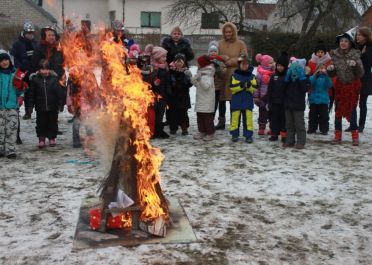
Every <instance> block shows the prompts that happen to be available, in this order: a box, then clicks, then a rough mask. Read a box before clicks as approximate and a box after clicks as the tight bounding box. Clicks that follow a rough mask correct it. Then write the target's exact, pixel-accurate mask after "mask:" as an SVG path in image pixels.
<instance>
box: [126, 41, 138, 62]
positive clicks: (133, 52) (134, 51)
mask: <svg viewBox="0 0 372 265" xmlns="http://www.w3.org/2000/svg"><path fill="white" fill-rule="evenodd" d="M140 52H141V49H140V47H139V45H138V44H136V43H135V44H132V46H130V48H129V53H128V56H129V58H131V59H136V58H138V56H139V54H140Z"/></svg>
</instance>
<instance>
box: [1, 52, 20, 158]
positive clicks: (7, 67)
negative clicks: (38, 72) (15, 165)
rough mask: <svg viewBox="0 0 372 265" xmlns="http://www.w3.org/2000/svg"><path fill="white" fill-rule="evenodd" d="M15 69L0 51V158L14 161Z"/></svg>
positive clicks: (15, 130)
mask: <svg viewBox="0 0 372 265" xmlns="http://www.w3.org/2000/svg"><path fill="white" fill-rule="evenodd" d="M14 76H15V68H14V67H13V65H12V62H11V60H10V56H9V54H8V53H7V52H6V51H4V50H0V157H3V156H6V157H7V158H10V159H15V158H16V157H17V155H16V147H15V143H16V140H17V127H18V110H17V109H18V108H19V106H18V96H20V95H21V94H22V92H20V91H19V90H17V89H16V88H15V87H14V85H13V82H14Z"/></svg>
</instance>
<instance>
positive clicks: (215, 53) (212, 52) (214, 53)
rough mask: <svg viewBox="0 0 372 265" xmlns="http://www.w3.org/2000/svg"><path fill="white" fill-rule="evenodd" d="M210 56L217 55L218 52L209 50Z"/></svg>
mask: <svg viewBox="0 0 372 265" xmlns="http://www.w3.org/2000/svg"><path fill="white" fill-rule="evenodd" d="M209 55H210V56H212V57H213V56H217V55H218V52H217V51H210V53H209Z"/></svg>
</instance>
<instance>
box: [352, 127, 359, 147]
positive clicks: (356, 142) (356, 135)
mask: <svg viewBox="0 0 372 265" xmlns="http://www.w3.org/2000/svg"><path fill="white" fill-rule="evenodd" d="M351 139H352V140H353V141H352V143H353V145H354V146H358V145H359V132H358V130H354V131H351Z"/></svg>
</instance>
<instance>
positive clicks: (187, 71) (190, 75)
mask: <svg viewBox="0 0 372 265" xmlns="http://www.w3.org/2000/svg"><path fill="white" fill-rule="evenodd" d="M184 73H185V75H186V76H188V77H190V78H191V77H192V73H191V71H190V70H189V69H187V70H185V72H184Z"/></svg>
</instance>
